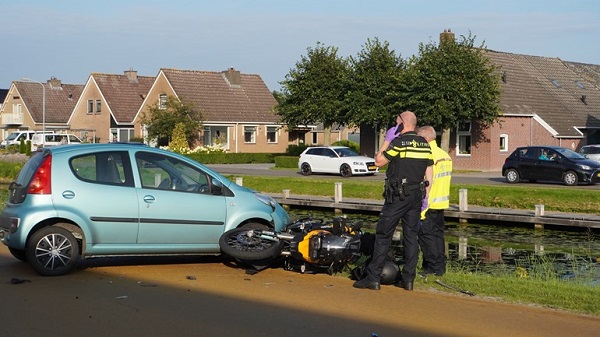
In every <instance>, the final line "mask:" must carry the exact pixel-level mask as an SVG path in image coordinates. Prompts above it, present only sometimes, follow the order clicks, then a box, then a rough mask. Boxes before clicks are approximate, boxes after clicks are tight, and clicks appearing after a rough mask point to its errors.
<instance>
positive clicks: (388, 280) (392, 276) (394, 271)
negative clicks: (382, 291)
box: [379, 261, 400, 284]
mask: <svg viewBox="0 0 600 337" xmlns="http://www.w3.org/2000/svg"><path fill="white" fill-rule="evenodd" d="M399 272H400V268H398V265H397V264H396V263H395V262H394V261H386V262H385V264H384V265H383V269H382V270H381V280H380V281H379V282H380V283H381V284H392V283H394V282H395V281H396V278H397V277H398V273H399Z"/></svg>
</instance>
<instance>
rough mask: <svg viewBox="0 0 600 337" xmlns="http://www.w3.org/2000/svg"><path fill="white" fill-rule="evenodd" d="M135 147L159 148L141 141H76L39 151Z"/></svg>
mask: <svg viewBox="0 0 600 337" xmlns="http://www.w3.org/2000/svg"><path fill="white" fill-rule="evenodd" d="M135 147H146V148H148V149H154V150H159V149H157V148H153V147H149V146H148V145H146V144H143V143H81V144H80V143H77V144H66V145H59V146H51V147H45V148H43V149H41V150H40V151H50V152H52V153H63V152H69V151H74V150H77V151H79V152H86V151H90V150H98V149H102V150H127V149H131V148H135Z"/></svg>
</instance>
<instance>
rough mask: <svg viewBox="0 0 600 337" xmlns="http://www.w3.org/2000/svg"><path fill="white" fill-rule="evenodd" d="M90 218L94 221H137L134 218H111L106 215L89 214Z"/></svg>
mask: <svg viewBox="0 0 600 337" xmlns="http://www.w3.org/2000/svg"><path fill="white" fill-rule="evenodd" d="M90 220H92V221H95V222H138V219H136V218H117V217H114V218H113V217H107V216H91V217H90Z"/></svg>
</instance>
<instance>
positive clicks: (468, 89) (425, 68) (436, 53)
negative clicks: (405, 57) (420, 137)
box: [403, 31, 501, 150]
mask: <svg viewBox="0 0 600 337" xmlns="http://www.w3.org/2000/svg"><path fill="white" fill-rule="evenodd" d="M474 41H475V37H474V36H471V34H469V36H467V37H465V36H461V39H460V41H459V42H458V43H457V42H456V41H455V40H454V34H453V33H450V32H449V31H448V32H444V33H442V35H441V38H440V44H439V46H436V45H435V43H432V42H430V43H428V44H423V43H421V44H420V45H419V55H418V57H417V56H414V57H412V58H411V59H410V60H409V61H408V63H409V64H408V69H407V71H406V72H405V75H404V76H403V82H404V85H403V88H404V89H403V91H404V93H403V94H404V101H405V102H406V107H407V108H408V109H410V110H412V111H414V112H415V113H416V114H417V116H418V118H419V124H420V125H425V124H429V125H432V126H433V127H435V128H436V129H437V130H443V134H442V143H441V147H442V148H444V149H445V150H448V147H449V140H450V130H451V129H453V128H455V127H456V126H457V124H458V123H459V122H464V121H474V120H475V121H477V122H479V123H480V125H481V126H482V127H486V126H488V125H489V124H491V123H493V122H494V121H496V120H497V118H498V117H499V116H500V113H501V111H500V108H499V105H498V103H499V101H500V84H499V75H498V73H497V72H495V70H496V67H495V65H494V64H493V63H492V62H491V61H490V60H489V59H488V58H487V57H486V56H485V55H484V49H485V47H484V45H483V44H482V45H481V46H480V47H479V48H475V47H474V46H473V45H474Z"/></svg>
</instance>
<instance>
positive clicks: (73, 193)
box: [62, 190, 75, 199]
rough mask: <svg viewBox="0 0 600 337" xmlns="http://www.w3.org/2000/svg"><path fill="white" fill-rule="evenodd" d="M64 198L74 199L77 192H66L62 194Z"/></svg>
mask: <svg viewBox="0 0 600 337" xmlns="http://www.w3.org/2000/svg"><path fill="white" fill-rule="evenodd" d="M62 196H63V198H65V199H73V198H75V192H73V191H71V190H66V191H63V192H62Z"/></svg>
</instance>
